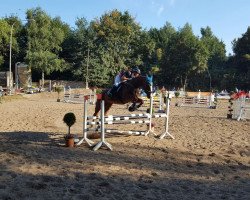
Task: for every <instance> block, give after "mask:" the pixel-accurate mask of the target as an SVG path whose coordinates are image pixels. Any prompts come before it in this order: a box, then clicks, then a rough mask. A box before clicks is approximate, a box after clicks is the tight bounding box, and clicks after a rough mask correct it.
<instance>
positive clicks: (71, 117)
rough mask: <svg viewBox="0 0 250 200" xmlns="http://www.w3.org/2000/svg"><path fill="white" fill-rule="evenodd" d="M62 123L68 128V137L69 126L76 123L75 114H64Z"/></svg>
mask: <svg viewBox="0 0 250 200" xmlns="http://www.w3.org/2000/svg"><path fill="white" fill-rule="evenodd" d="M63 122H64V123H65V124H67V126H68V128H69V129H68V130H69V131H68V135H70V127H71V126H73V125H74V124H75V122H76V116H75V114H74V113H72V112H69V113H66V114H65V115H64V117H63Z"/></svg>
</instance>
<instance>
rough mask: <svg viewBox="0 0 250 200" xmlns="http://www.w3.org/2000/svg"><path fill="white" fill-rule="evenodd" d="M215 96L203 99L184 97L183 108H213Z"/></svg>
mask: <svg viewBox="0 0 250 200" xmlns="http://www.w3.org/2000/svg"><path fill="white" fill-rule="evenodd" d="M213 102H214V95H210V96H203V97H199V96H198V97H184V98H183V99H182V103H181V104H180V106H181V107H195V108H213V107H214V106H215V105H214V103H213Z"/></svg>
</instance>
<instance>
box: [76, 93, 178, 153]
mask: <svg viewBox="0 0 250 200" xmlns="http://www.w3.org/2000/svg"><path fill="white" fill-rule="evenodd" d="M87 104H88V100H86V99H85V101H84V118H83V121H84V122H83V139H82V140H80V141H79V142H78V143H77V145H80V144H82V143H83V142H84V141H85V142H86V143H87V144H88V145H89V146H93V141H91V140H89V139H88V138H87V134H88V132H89V131H98V132H100V133H101V141H100V142H98V143H97V144H96V145H94V148H93V150H94V151H96V150H98V149H99V148H101V147H102V146H105V147H106V148H108V149H110V150H112V145H111V144H109V143H108V142H106V141H105V133H121V134H129V135H145V136H147V135H148V134H150V133H152V134H154V135H156V134H155V133H154V131H153V129H152V118H160V117H161V118H165V132H163V133H162V134H161V135H160V137H159V139H163V138H164V137H166V136H169V137H171V138H172V139H174V137H173V136H172V135H171V134H170V133H169V132H168V121H169V108H170V100H169V98H167V108H166V113H157V114H152V111H153V98H152V97H151V98H150V113H144V114H130V115H121V116H115V115H109V116H104V112H105V105H104V101H101V116H100V118H99V117H96V116H87ZM90 120H91V121H90ZM106 124H108V125H111V124H112V125H118V124H148V125H149V129H148V131H134V130H129V131H123V130H117V129H107V128H105V125H106ZM93 125H95V126H96V127H94V128H92V126H93Z"/></svg>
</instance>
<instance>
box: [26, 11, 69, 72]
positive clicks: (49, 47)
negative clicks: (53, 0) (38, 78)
mask: <svg viewBox="0 0 250 200" xmlns="http://www.w3.org/2000/svg"><path fill="white" fill-rule="evenodd" d="M27 19H29V20H30V19H33V20H30V23H29V25H28V26H27V35H28V50H27V55H26V62H27V63H28V64H29V66H30V67H31V68H34V69H38V70H39V71H41V72H44V73H45V74H50V73H51V72H53V71H62V70H63V66H64V60H63V59H60V58H59V57H58V54H59V52H60V51H61V44H62V42H63V40H64V36H65V35H64V31H63V29H62V26H61V24H60V20H59V19H58V18H55V19H51V17H50V16H48V15H47V14H46V13H45V12H44V11H43V10H41V8H36V9H30V10H28V11H27Z"/></svg>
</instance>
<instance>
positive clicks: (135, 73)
mask: <svg viewBox="0 0 250 200" xmlns="http://www.w3.org/2000/svg"><path fill="white" fill-rule="evenodd" d="M131 73H132V78H135V77H138V76H140V75H141V70H140V69H139V68H138V67H133V69H132V70H131Z"/></svg>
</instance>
